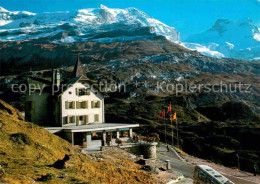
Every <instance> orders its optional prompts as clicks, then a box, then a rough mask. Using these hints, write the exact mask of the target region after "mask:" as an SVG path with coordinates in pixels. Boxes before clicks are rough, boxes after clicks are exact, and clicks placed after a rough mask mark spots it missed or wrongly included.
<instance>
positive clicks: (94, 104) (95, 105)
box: [91, 101, 100, 108]
mask: <svg viewBox="0 0 260 184" xmlns="http://www.w3.org/2000/svg"><path fill="white" fill-rule="evenodd" d="M91 108H100V101H91Z"/></svg>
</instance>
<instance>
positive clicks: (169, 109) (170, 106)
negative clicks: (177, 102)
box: [166, 104, 172, 114]
mask: <svg viewBox="0 0 260 184" xmlns="http://www.w3.org/2000/svg"><path fill="white" fill-rule="evenodd" d="M171 111H172V104H170V105H169V107H168V110H167V112H166V113H167V114H168V113H169V112H171Z"/></svg>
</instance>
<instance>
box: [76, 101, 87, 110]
mask: <svg viewBox="0 0 260 184" xmlns="http://www.w3.org/2000/svg"><path fill="white" fill-rule="evenodd" d="M87 108H88V101H79V102H77V109H87Z"/></svg>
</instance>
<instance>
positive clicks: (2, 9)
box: [0, 6, 9, 13]
mask: <svg viewBox="0 0 260 184" xmlns="http://www.w3.org/2000/svg"><path fill="white" fill-rule="evenodd" d="M0 12H1V13H2V12H9V11H8V10H6V9H4V8H3V7H2V6H0Z"/></svg>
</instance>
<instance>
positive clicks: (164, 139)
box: [164, 110, 167, 144]
mask: <svg viewBox="0 0 260 184" xmlns="http://www.w3.org/2000/svg"><path fill="white" fill-rule="evenodd" d="M166 139H167V138H166V121H165V110H164V141H165V143H166V144H167V140H166Z"/></svg>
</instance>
